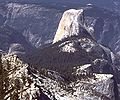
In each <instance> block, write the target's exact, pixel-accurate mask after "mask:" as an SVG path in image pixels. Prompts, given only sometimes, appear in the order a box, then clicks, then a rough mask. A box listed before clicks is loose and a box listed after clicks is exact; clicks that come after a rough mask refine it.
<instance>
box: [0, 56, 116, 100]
mask: <svg viewBox="0 0 120 100" xmlns="http://www.w3.org/2000/svg"><path fill="white" fill-rule="evenodd" d="M1 62H2V64H1ZM90 66H91V64H86V65H82V66H78V67H75V68H76V69H75V72H74V73H73V74H76V77H77V78H78V79H77V81H74V82H70V83H67V84H66V83H65V80H64V78H62V77H61V75H60V74H59V73H57V72H55V71H50V70H44V71H43V70H42V69H41V70H39V72H38V71H37V70H35V69H33V68H31V67H30V66H29V65H28V64H24V63H23V62H22V61H21V60H19V58H18V57H17V56H16V55H4V56H2V59H1V61H0V68H2V71H3V72H2V74H0V78H1V80H0V84H2V83H1V82H4V83H5V84H2V87H0V90H4V92H1V91H0V93H2V95H1V94H0V95H1V97H0V99H1V100H3V99H6V100H9V99H12V100H17V99H19V100H90V99H92V100H114V80H113V79H112V78H113V75H111V74H95V73H87V69H88V68H89V67H90ZM71 74H72V73H71Z"/></svg>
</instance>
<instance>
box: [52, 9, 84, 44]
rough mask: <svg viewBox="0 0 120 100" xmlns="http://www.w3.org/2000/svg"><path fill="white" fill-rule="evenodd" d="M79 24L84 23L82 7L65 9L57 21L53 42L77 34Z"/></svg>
mask: <svg viewBox="0 0 120 100" xmlns="http://www.w3.org/2000/svg"><path fill="white" fill-rule="evenodd" d="M80 24H82V25H83V24H84V17H83V9H80V10H76V9H70V10H67V11H65V12H64V14H63V16H62V18H61V21H60V23H59V26H58V29H57V32H56V35H55V37H54V40H53V43H56V42H58V41H59V40H62V39H64V38H67V37H70V36H73V35H78V34H79V28H80Z"/></svg>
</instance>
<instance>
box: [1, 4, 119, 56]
mask: <svg viewBox="0 0 120 100" xmlns="http://www.w3.org/2000/svg"><path fill="white" fill-rule="evenodd" d="M75 5H76V7H75ZM75 5H69V4H68V5H67V6H65V5H60V4H59V3H58V4H54V3H53V5H51V4H43V3H41V4H40V5H38V4H24V3H23V4H20V3H7V4H0V19H1V21H0V22H1V23H0V25H1V27H3V26H4V27H10V28H12V29H13V30H15V31H17V33H20V34H21V36H22V37H24V39H25V40H24V41H26V42H27V43H28V44H29V45H30V46H31V47H30V48H32V47H35V48H41V47H43V46H44V45H46V44H48V43H52V41H53V38H54V35H55V32H56V30H57V26H58V23H59V21H60V18H61V16H62V14H63V12H64V11H65V10H66V9H69V8H77V9H80V8H83V9H84V16H85V21H86V24H88V26H89V27H91V28H93V29H94V32H93V33H92V35H93V37H94V38H95V39H96V40H97V41H98V42H99V43H102V44H103V45H105V46H108V47H109V48H110V49H112V50H113V51H114V52H116V53H118V54H119V50H120V47H119V32H120V31H119V29H120V28H119V27H120V18H119V15H118V14H117V13H115V12H112V11H109V10H105V9H103V8H98V7H96V6H93V5H91V6H90V5H85V6H81V5H79V4H78V5H77V4H75ZM8 30H9V29H8ZM13 33H14V32H13ZM1 34H2V33H1ZM7 41H9V43H14V42H17V41H21V43H22V41H23V40H21V38H18V39H17V40H16V41H14V42H13V41H11V40H7ZM1 43H3V42H2V41H1ZM4 43H5V42H4ZM5 44H7V43H5ZM22 44H23V43H22ZM25 44H26V43H24V45H25ZM28 44H26V45H28ZM3 45H4V44H3ZM1 46H2V45H1ZM7 48H9V45H7V46H2V47H1V49H3V50H8V49H7Z"/></svg>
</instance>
